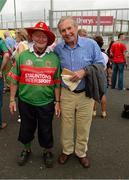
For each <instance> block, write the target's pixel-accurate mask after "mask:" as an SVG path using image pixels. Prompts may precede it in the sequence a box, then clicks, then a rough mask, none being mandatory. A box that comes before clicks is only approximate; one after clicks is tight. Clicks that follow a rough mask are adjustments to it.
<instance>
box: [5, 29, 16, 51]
mask: <svg viewBox="0 0 129 180" xmlns="http://www.w3.org/2000/svg"><path fill="white" fill-rule="evenodd" d="M4 38H5V43H6V46H7V48H8V49H9V52H10V53H11V54H12V53H13V51H14V50H15V48H16V41H15V40H14V39H13V38H12V37H11V35H10V32H9V31H5V32H4Z"/></svg>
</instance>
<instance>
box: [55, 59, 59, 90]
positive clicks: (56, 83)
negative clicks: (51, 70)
mask: <svg viewBox="0 0 129 180" xmlns="http://www.w3.org/2000/svg"><path fill="white" fill-rule="evenodd" d="M54 84H55V88H59V87H60V84H61V68H60V60H59V58H57V70H56V72H55V75H54Z"/></svg>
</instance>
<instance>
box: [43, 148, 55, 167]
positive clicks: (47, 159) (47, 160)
mask: <svg viewBox="0 0 129 180" xmlns="http://www.w3.org/2000/svg"><path fill="white" fill-rule="evenodd" d="M43 160H44V164H45V166H46V167H47V168H52V167H53V154H52V152H49V151H48V152H45V153H43Z"/></svg>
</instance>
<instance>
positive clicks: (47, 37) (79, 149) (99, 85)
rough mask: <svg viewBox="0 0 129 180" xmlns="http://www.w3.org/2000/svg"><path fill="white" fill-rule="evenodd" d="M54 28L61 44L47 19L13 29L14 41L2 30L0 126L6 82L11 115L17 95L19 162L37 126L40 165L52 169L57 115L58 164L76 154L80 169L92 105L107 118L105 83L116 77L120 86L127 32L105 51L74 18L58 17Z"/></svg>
mask: <svg viewBox="0 0 129 180" xmlns="http://www.w3.org/2000/svg"><path fill="white" fill-rule="evenodd" d="M57 27H58V30H59V33H60V35H61V38H62V40H61V42H59V43H58V42H57V40H56V36H55V34H54V33H53V32H52V31H51V30H50V29H49V27H48V26H47V25H46V23H45V22H38V23H36V24H35V26H34V27H31V28H26V29H19V30H16V36H15V40H14V39H13V38H12V37H11V36H10V34H9V32H5V34H4V37H5V40H3V39H0V128H1V129H4V128H5V127H6V126H7V124H6V122H4V121H3V118H2V95H3V88H4V81H6V85H8V86H9V91H10V104H9V109H10V112H11V114H13V113H14V112H15V111H16V110H17V104H16V98H18V111H19V115H20V129H19V136H18V140H19V141H20V142H21V143H22V144H23V149H22V151H21V153H20V155H19V157H18V164H19V165H20V166H23V165H25V164H26V163H27V162H28V159H29V157H30V155H31V151H32V147H31V142H32V141H33V139H34V134H35V131H36V129H37V132H38V141H39V145H40V147H41V149H42V158H43V160H44V164H45V166H46V167H49V168H50V167H53V131H52V120H53V116H54V113H55V115H56V116H57V118H59V117H60V119H61V134H60V135H59V136H60V141H61V146H62V151H61V154H60V155H59V158H58V162H59V163H60V164H62V165H63V164H65V163H66V162H67V161H68V159H69V157H70V156H71V154H75V155H76V156H77V158H78V160H79V163H80V164H81V165H82V167H84V168H89V167H90V165H91V163H90V160H89V157H88V140H89V133H90V127H91V124H92V118H93V117H94V116H96V107H97V104H96V103H97V102H99V103H101V109H102V114H101V117H102V118H105V119H106V118H107V108H106V104H107V99H106V92H107V87H108V86H111V88H112V89H114V88H116V81H117V75H118V89H119V90H123V89H124V83H123V82H124V76H123V74H124V66H125V65H127V60H126V59H127V48H126V46H125V45H124V43H123V40H124V38H125V36H124V34H123V33H120V34H119V35H118V41H112V42H111V43H110V45H109V48H108V49H107V50H104V49H103V44H104V41H103V38H102V36H95V37H94V38H89V37H88V34H87V31H86V30H85V29H79V30H78V24H77V22H76V21H75V20H74V19H73V18H72V17H62V18H61V19H60V20H59V22H58V25H57ZM55 42H56V43H55ZM7 67H8V68H7ZM112 71H113V73H112ZM75 127H76V134H75V133H74V132H75V131H74V129H75Z"/></svg>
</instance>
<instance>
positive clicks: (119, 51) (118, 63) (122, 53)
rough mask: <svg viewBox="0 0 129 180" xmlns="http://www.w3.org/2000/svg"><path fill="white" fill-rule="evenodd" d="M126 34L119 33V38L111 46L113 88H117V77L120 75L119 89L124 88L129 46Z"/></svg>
mask: <svg viewBox="0 0 129 180" xmlns="http://www.w3.org/2000/svg"><path fill="white" fill-rule="evenodd" d="M124 40H125V35H124V33H120V34H119V35H118V40H117V41H116V42H114V43H113V44H112V46H111V50H110V54H111V56H112V61H113V64H112V68H113V74H112V89H115V87H116V82H117V77H118V89H119V90H123V89H124V66H125V65H126V63H127V61H126V53H127V48H126V45H125V44H124Z"/></svg>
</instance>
